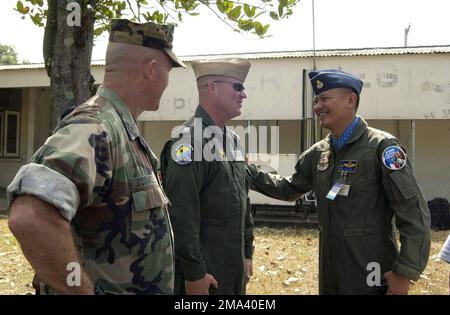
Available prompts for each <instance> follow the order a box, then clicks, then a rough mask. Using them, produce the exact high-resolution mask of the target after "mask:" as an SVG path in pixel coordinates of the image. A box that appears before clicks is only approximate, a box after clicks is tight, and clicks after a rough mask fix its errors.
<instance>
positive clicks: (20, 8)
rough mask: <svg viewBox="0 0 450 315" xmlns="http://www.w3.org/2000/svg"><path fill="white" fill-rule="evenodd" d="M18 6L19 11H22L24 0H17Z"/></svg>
mask: <svg viewBox="0 0 450 315" xmlns="http://www.w3.org/2000/svg"><path fill="white" fill-rule="evenodd" d="M16 7H17V11H19V12H20V13H22V11H23V3H22V1H17V5H16Z"/></svg>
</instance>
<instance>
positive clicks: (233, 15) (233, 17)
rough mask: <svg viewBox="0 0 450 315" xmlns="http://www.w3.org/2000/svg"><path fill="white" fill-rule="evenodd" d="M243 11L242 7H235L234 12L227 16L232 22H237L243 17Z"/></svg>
mask: <svg viewBox="0 0 450 315" xmlns="http://www.w3.org/2000/svg"><path fill="white" fill-rule="evenodd" d="M241 10H242V6H237V7H235V8H234V9H233V10H231V11H230V12H228V14H227V15H228V18H229V19H230V20H232V21H237V20H238V19H239V17H240V16H241Z"/></svg>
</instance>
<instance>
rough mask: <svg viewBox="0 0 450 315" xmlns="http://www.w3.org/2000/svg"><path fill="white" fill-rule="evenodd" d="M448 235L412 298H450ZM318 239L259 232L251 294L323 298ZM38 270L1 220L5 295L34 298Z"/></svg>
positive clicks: (303, 233) (310, 234) (299, 231)
mask: <svg viewBox="0 0 450 315" xmlns="http://www.w3.org/2000/svg"><path fill="white" fill-rule="evenodd" d="M447 235H448V231H444V232H433V234H432V245H431V257H430V260H429V262H428V266H427V268H426V270H425V271H424V273H423V276H422V277H421V279H420V280H419V281H418V282H417V283H415V284H413V285H412V288H411V294H448V269H447V268H448V266H447V265H446V264H445V263H443V262H441V261H435V258H436V255H437V254H438V252H439V250H440V248H441V247H442V245H443V244H444V242H445V239H446V238H447ZM318 237H319V234H318V232H317V230H315V229H308V228H299V227H277V228H273V227H272V228H270V227H257V228H256V229H255V238H256V243H255V246H256V249H255V256H254V275H253V278H252V280H251V282H250V283H249V285H248V287H247V293H248V294H317V293H318V287H317V283H318V265H317V257H318ZM32 277H33V271H32V269H31V267H30V265H29V264H28V263H27V261H26V260H25V258H24V257H23V255H22V253H21V251H20V247H19V245H18V244H17V241H16V240H15V238H14V237H13V236H12V234H11V232H10V231H9V229H8V226H7V217H6V216H5V215H0V294H31V292H32V291H33V289H32V288H31V286H30V283H31V279H32Z"/></svg>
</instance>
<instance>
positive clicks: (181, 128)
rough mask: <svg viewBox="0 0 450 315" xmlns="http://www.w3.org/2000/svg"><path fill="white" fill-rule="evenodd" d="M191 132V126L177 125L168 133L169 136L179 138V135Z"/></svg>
mask: <svg viewBox="0 0 450 315" xmlns="http://www.w3.org/2000/svg"><path fill="white" fill-rule="evenodd" d="M190 133H191V128H189V127H187V126H184V125H183V126H178V127H176V128H174V129H172V134H171V135H170V137H171V138H179V137H180V135H184V134H190Z"/></svg>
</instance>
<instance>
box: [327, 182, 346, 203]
mask: <svg viewBox="0 0 450 315" xmlns="http://www.w3.org/2000/svg"><path fill="white" fill-rule="evenodd" d="M343 186H344V183H341V182H336V183H334V185H333V187H331V189H330V191H329V192H328V194H327V199H330V200H334V199H336V196H337V195H338V193H339V191H340V190H341V189H342V187H343Z"/></svg>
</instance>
